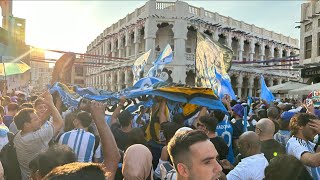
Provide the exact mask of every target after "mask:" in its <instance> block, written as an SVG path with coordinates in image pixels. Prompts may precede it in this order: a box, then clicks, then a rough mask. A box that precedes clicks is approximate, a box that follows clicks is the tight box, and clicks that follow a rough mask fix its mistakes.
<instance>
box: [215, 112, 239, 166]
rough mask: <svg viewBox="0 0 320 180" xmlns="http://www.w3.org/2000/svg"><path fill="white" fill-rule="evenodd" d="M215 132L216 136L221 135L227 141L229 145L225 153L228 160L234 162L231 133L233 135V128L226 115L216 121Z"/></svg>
mask: <svg viewBox="0 0 320 180" xmlns="http://www.w3.org/2000/svg"><path fill="white" fill-rule="evenodd" d="M216 133H217V135H218V136H220V137H222V138H223V139H224V141H225V142H226V143H227V145H228V147H229V153H228V155H227V160H228V161H230V163H231V164H233V163H234V161H235V159H234V155H233V149H232V135H233V128H232V125H231V123H230V122H229V121H228V119H227V117H226V118H225V119H224V120H223V121H221V122H220V123H218V125H217V128H216Z"/></svg>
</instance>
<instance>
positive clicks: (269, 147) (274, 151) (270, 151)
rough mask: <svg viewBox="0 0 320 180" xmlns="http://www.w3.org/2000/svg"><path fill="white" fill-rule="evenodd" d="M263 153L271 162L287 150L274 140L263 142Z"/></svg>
mask: <svg viewBox="0 0 320 180" xmlns="http://www.w3.org/2000/svg"><path fill="white" fill-rule="evenodd" d="M261 152H262V153H264V156H265V157H266V158H267V160H268V161H269V162H270V160H271V159H272V158H274V157H276V156H279V155H282V154H285V153H286V152H285V148H284V147H283V146H282V145H281V144H280V143H279V142H278V141H276V140H274V139H269V140H265V141H261Z"/></svg>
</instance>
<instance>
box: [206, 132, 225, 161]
mask: <svg viewBox="0 0 320 180" xmlns="http://www.w3.org/2000/svg"><path fill="white" fill-rule="evenodd" d="M210 141H211V142H212V143H213V144H214V147H215V148H216V150H217V152H218V154H219V159H220V160H222V159H227V155H228V153H229V147H228V145H227V143H226V142H225V141H224V140H223V139H222V138H221V137H215V138H210Z"/></svg>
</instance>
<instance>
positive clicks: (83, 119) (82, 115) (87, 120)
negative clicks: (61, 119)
mask: <svg viewBox="0 0 320 180" xmlns="http://www.w3.org/2000/svg"><path fill="white" fill-rule="evenodd" d="M77 119H78V120H79V121H80V123H81V125H82V126H83V127H85V128H86V127H89V126H90V124H91V123H92V117H91V114H90V113H88V112H85V111H82V112H79V113H78V114H77Z"/></svg>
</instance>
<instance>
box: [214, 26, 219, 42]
mask: <svg viewBox="0 0 320 180" xmlns="http://www.w3.org/2000/svg"><path fill="white" fill-rule="evenodd" d="M213 40H215V41H218V40H219V30H218V28H216V29H215V31H214V33H213Z"/></svg>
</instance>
